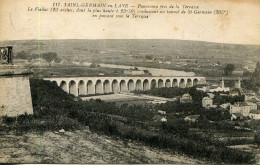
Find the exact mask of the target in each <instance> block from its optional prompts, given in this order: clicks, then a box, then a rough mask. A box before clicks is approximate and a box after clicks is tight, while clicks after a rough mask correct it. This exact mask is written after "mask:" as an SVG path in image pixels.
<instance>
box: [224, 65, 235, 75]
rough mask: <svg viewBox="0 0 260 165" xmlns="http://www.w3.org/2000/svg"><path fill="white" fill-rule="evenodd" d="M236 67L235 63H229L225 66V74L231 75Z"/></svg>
mask: <svg viewBox="0 0 260 165" xmlns="http://www.w3.org/2000/svg"><path fill="white" fill-rule="evenodd" d="M234 69H235V66H234V64H231V63H229V64H227V65H226V66H225V67H224V74H225V75H231V74H232V72H233V70H234Z"/></svg>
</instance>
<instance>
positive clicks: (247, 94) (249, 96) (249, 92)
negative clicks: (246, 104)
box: [242, 89, 256, 101]
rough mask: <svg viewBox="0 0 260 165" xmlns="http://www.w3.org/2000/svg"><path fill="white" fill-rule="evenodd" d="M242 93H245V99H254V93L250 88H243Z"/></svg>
mask: <svg viewBox="0 0 260 165" xmlns="http://www.w3.org/2000/svg"><path fill="white" fill-rule="evenodd" d="M242 94H243V95H245V101H248V100H252V99H256V94H255V92H254V91H252V90H246V89H243V90H242Z"/></svg>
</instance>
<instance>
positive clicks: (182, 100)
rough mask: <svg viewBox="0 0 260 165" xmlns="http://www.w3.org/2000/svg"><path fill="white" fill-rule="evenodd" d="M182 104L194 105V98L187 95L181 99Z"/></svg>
mask: <svg viewBox="0 0 260 165" xmlns="http://www.w3.org/2000/svg"><path fill="white" fill-rule="evenodd" d="M180 102H181V103H192V97H191V95H190V94H189V93H185V94H183V95H182V97H181V98H180Z"/></svg>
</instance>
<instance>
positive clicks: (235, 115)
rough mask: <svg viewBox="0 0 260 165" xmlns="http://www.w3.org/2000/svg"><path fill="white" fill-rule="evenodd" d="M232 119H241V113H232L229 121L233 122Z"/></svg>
mask: <svg viewBox="0 0 260 165" xmlns="http://www.w3.org/2000/svg"><path fill="white" fill-rule="evenodd" d="M234 119H243V115H242V114H241V113H232V114H231V120H234Z"/></svg>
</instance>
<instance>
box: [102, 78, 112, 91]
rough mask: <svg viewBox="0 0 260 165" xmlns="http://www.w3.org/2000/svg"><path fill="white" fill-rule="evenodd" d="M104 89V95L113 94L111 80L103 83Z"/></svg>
mask: <svg viewBox="0 0 260 165" xmlns="http://www.w3.org/2000/svg"><path fill="white" fill-rule="evenodd" d="M103 89H104V93H110V92H112V90H111V85H110V81H109V80H105V81H104V82H103Z"/></svg>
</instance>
